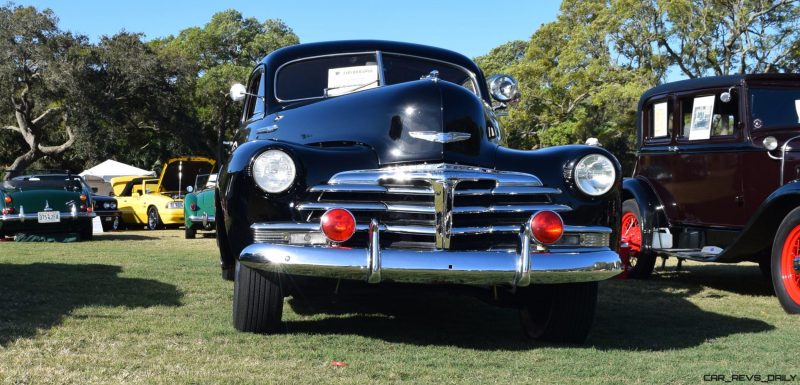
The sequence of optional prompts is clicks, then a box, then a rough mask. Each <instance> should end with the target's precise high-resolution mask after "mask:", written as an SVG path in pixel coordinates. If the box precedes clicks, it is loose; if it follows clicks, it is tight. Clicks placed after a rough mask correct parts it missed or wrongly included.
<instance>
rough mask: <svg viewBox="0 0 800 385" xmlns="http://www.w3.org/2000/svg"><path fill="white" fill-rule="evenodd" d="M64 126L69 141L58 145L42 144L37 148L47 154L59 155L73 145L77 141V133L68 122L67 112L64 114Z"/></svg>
mask: <svg viewBox="0 0 800 385" xmlns="http://www.w3.org/2000/svg"><path fill="white" fill-rule="evenodd" d="M64 123H65V125H64V128H65V129H66V130H67V141H66V142H64V143H61V144H60V145H58V146H42V145H41V144H39V145H38V147H37V149H38V150H39V151H40V152H41V153H43V154H45V155H58V154H60V153H62V152H64V151H65V150H66V149H68V148H70V147H71V146H72V143H74V142H75V135H74V134H73V132H72V127H70V125H69V124H66V123H67V114H64Z"/></svg>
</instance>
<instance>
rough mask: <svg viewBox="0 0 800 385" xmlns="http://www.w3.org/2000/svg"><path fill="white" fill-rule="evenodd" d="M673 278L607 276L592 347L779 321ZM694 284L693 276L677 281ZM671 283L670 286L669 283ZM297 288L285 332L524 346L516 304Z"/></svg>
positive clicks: (672, 344) (651, 342)
mask: <svg viewBox="0 0 800 385" xmlns="http://www.w3.org/2000/svg"><path fill="white" fill-rule="evenodd" d="M673 284H674V283H671V282H669V280H654V281H621V280H613V281H608V282H604V283H602V284H601V287H600V299H599V306H598V311H597V317H596V319H595V324H594V328H593V331H592V334H591V335H590V336H589V340H588V341H587V346H593V347H594V348H597V349H600V350H654V351H662V350H673V349H686V348H692V347H695V346H698V345H701V344H703V343H704V342H706V341H708V340H711V339H715V338H721V337H726V336H730V335H734V334H741V333H760V332H766V331H769V330H772V329H773V328H774V327H773V326H772V325H769V324H767V323H766V322H763V321H761V320H758V319H752V318H743V317H734V316H729V315H725V314H720V313H716V312H710V311H705V310H703V309H701V308H700V307H698V306H697V305H695V304H694V303H692V302H690V301H689V300H688V299H687V296H686V291H684V290H678V291H677V292H674V291H673V290H672V288H673V287H674V286H673ZM677 285H678V286H683V288H684V289H686V290H689V291H697V290H700V286H698V285H695V284H692V283H680V282H678V283H677ZM667 289H669V290H667ZM308 294H309V295H299V296H297V297H298V298H297V299H296V298H290V299H289V301H288V303H289V306H291V307H292V309H293V310H294V312H295V313H297V314H299V315H301V317H300V318H301V319H299V320H293V319H289V320H287V322H285V323H284V327H285V330H284V331H285V332H287V333H310V334H342V335H353V334H355V335H362V336H365V337H370V338H376V339H381V340H385V341H389V342H398V343H410V344H417V345H442V346H457V347H461V348H468V349H475V350H510V351H513V350H527V349H531V348H536V347H537V346H546V345H544V344H539V343H535V342H533V341H530V340H528V339H527V338H526V337H524V335H523V333H522V329H521V327H520V325H519V318H518V313H517V311H516V310H515V309H511V308H502V307H497V306H492V305H490V304H487V303H485V302H483V301H480V300H478V299H476V298H474V297H469V296H461V295H453V294H448V293H446V292H435V293H425V292H424V291H402V290H400V291H398V290H374V289H373V290H366V289H365V290H357V291H355V292H353V293H348V292H347V291H346V290H345V291H344V292H343V293H342V294H341V295H338V296H335V299H334V300H331V298H332V296H331V295H314V294H311V293H308Z"/></svg>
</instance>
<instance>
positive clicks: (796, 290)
mask: <svg viewBox="0 0 800 385" xmlns="http://www.w3.org/2000/svg"><path fill="white" fill-rule="evenodd" d="M771 273H772V287H774V288H775V295H776V296H777V297H778V301H779V302H780V303H781V306H783V309H784V310H786V312H787V313H790V314H800V208H796V209H794V210H792V211H791V212H790V213H789V215H787V216H786V218H784V219H783V222H781V225H780V227H779V228H778V233H777V234H775V241H774V242H773V244H772V271H771Z"/></svg>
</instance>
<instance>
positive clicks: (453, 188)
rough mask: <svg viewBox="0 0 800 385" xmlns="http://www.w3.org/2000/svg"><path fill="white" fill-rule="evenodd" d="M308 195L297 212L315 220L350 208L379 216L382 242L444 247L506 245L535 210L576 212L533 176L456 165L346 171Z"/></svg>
mask: <svg viewBox="0 0 800 385" xmlns="http://www.w3.org/2000/svg"><path fill="white" fill-rule="evenodd" d="M309 192H310V193H311V199H309V200H308V201H305V202H301V203H299V204H298V205H296V207H295V208H296V210H298V211H299V212H300V213H301V214H302V215H303V218H304V219H305V220H306V221H307V222H308V223H318V220H319V217H320V216H321V215H322V214H323V213H324V212H325V211H326V210H328V209H331V208H335V207H339V208H345V209H348V210H350V211H351V212H352V213H353V215H354V216H355V217H356V220H357V222H358V223H361V224H365V223H369V221H370V220H371V219H373V218H377V219H378V220H379V221H380V223H381V225H382V226H384V227H385V232H384V233H383V234H382V237H383V238H382V241H386V242H389V243H392V242H397V243H405V244H407V245H408V246H409V247H427V248H437V249H470V248H476V247H477V248H481V249H488V248H492V247H506V248H507V247H510V246H513V245H514V244H516V243H518V234H519V231H520V227H521V226H522V225H523V224H524V223H525V222H526V221H527V220H528V218H530V216H531V215H532V214H533V213H534V212H537V211H541V210H552V211H561V212H563V211H569V210H571V209H570V207H568V206H565V205H558V204H553V203H552V200H551V199H550V196H551V195H554V194H560V193H561V191H560V190H559V189H557V188H551V187H545V186H543V184H542V182H541V180H539V178H537V177H536V176H534V175H530V174H525V173H519V172H507V171H497V170H492V169H485V168H478V167H469V166H459V165H451V164H435V165H417V166H398V167H388V168H383V169H375V170H355V171H346V172H341V173H339V174H336V175H334V176H333V177H332V178H331V179H330V180H329V181H328V183H327V184H324V185H318V186H313V187H311V188H310V189H309ZM486 242H488V244H487V243H486ZM387 246H388V245H387ZM395 246H397V245H395Z"/></svg>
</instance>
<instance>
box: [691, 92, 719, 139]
mask: <svg viewBox="0 0 800 385" xmlns="http://www.w3.org/2000/svg"><path fill="white" fill-rule="evenodd" d="M714 99H716V98H715V97H714V95H710V96H701V97H699V98H694V105H693V106H692V123H691V126H690V127H689V140H703V139H708V138H710V137H711V120H712V118H713V116H714Z"/></svg>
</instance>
